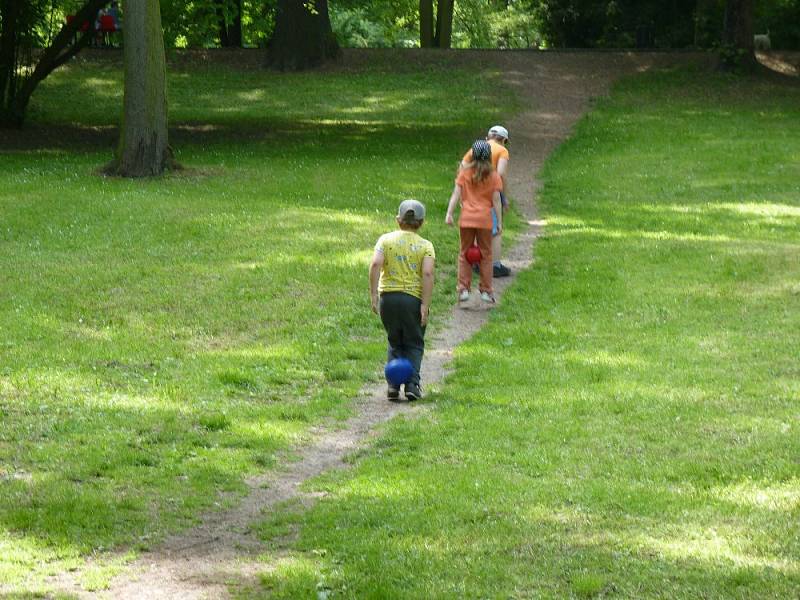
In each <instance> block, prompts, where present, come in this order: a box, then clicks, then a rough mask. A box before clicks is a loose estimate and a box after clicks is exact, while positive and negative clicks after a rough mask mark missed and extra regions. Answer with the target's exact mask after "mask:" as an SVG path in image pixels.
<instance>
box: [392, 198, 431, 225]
mask: <svg viewBox="0 0 800 600" xmlns="http://www.w3.org/2000/svg"><path fill="white" fill-rule="evenodd" d="M397 218H398V219H400V220H401V221H403V222H404V223H416V222H418V221H422V220H423V219H424V218H425V206H424V205H423V204H422V202H419V201H418V200H403V201H402V202H401V203H400V206H399V207H398V209H397Z"/></svg>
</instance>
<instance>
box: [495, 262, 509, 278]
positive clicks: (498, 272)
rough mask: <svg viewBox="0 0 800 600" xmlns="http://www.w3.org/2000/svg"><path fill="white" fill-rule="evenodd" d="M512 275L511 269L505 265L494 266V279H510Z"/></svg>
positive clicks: (496, 264) (497, 264)
mask: <svg viewBox="0 0 800 600" xmlns="http://www.w3.org/2000/svg"><path fill="white" fill-rule="evenodd" d="M509 275H511V269H509V268H508V267H507V266H505V265H504V264H503V263H495V264H494V265H493V266H492V277H508V276H509Z"/></svg>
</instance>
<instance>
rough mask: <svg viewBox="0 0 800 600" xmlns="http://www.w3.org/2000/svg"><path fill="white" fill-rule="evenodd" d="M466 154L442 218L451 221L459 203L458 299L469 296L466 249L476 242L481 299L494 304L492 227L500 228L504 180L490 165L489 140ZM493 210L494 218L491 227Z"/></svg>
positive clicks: (501, 227) (490, 151)
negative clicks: (466, 157)
mask: <svg viewBox="0 0 800 600" xmlns="http://www.w3.org/2000/svg"><path fill="white" fill-rule="evenodd" d="M467 156H468V157H469V158H470V161H469V162H468V163H466V165H465V166H464V168H462V169H460V170H459V172H458V176H457V177H456V185H455V187H454V188H453V193H452V194H451V195H450V202H449V204H448V206H447V215H446V216H445V222H446V223H447V224H448V225H453V224H454V221H453V211H454V210H455V208H456V205H457V204H459V203H460V204H461V214H460V215H459V219H458V227H459V237H460V239H461V249H460V251H459V253H458V289H457V291H458V301H459V302H466V301H467V300H469V298H470V288H471V286H472V268H471V266H470V264H469V261H468V260H467V251H468V250H469V248H470V247H471V246H472V245H473V244H477V246H478V248H480V251H481V260H480V263H479V264H478V272H479V274H480V278H479V282H478V289H479V291H480V296H481V301H482V302H486V303H490V304H494V302H495V297H494V289H493V286H492V231H493V230H495V231H496V232H497V233H498V234H500V233H502V232H503V211H502V209H501V206H500V192H501V191H502V189H503V180H502V179H501V178H500V175H498V173H497V171H495V170H494V167H493V166H492V147H491V146H490V144H489V142H487V141H485V140H477V141H476V142H475V143H474V144H472V149H471V150H470V152H469V153H468V155H467ZM492 211H494V213H495V218H496V222H495V224H494V227H493V217H492Z"/></svg>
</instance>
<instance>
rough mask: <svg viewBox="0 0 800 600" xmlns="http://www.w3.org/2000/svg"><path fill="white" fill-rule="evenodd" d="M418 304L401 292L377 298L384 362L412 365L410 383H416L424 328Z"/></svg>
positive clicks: (418, 300)
mask: <svg viewBox="0 0 800 600" xmlns="http://www.w3.org/2000/svg"><path fill="white" fill-rule="evenodd" d="M420 306H422V301H421V300H420V299H419V298H417V297H416V296H412V295H411V294H406V293H404V292H386V293H384V294H381V301H380V305H379V307H380V313H381V321H383V328H384V329H386V336H387V338H388V340H389V349H388V352H387V356H388V358H387V359H386V360H387V362H388V361H390V360H392V359H393V358H401V357H402V358H407V359H408V360H410V361H411V364H412V365H414V375H413V376H412V378H411V381H412V382H414V383H417V384H418V383H419V371H420V368H421V367H422V355H423V354H424V352H425V328H424V327H423V326H422V324H421V322H420V314H419V310H420Z"/></svg>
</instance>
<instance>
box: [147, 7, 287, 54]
mask: <svg viewBox="0 0 800 600" xmlns="http://www.w3.org/2000/svg"><path fill="white" fill-rule="evenodd" d="M276 3H277V2H276V0H265V1H257V0H243V1H242V37H243V40H242V43H243V45H244V46H258V47H261V46H264V45H265V44H266V41H267V40H268V39H269V36H270V35H271V34H272V30H273V28H274V17H275V6H276ZM218 11H221V13H222V15H223V18H224V20H225V22H226V23H227V24H228V25H230V24H231V23H232V22H233V18H234V16H235V15H236V13H237V11H238V8H237V6H236V2H234V0H162V2H161V21H162V25H163V28H164V43H165V44H166V45H167V47H172V48H175V47H178V48H186V47H190V48H211V47H217V46H219V43H220V40H219V29H220V15H219V14H218Z"/></svg>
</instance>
